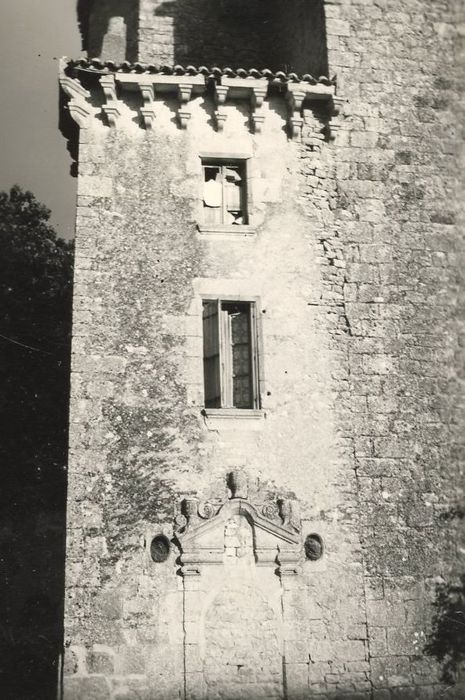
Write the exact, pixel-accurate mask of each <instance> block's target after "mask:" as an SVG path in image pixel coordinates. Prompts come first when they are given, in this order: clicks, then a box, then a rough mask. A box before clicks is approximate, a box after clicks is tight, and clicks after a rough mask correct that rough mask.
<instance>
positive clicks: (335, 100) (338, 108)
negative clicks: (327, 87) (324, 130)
mask: <svg viewBox="0 0 465 700" xmlns="http://www.w3.org/2000/svg"><path fill="white" fill-rule="evenodd" d="M331 104H332V114H331V121H330V124H329V138H330V140H331V141H334V140H335V138H336V135H337V132H338V131H339V129H340V128H341V126H342V124H341V117H342V116H343V113H344V106H345V104H346V100H345V99H344V98H343V97H340V96H339V95H333V97H332V101H331ZM335 118H336V119H335Z"/></svg>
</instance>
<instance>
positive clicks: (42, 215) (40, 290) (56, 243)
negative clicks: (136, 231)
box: [0, 186, 73, 509]
mask: <svg viewBox="0 0 465 700" xmlns="http://www.w3.org/2000/svg"><path fill="white" fill-rule="evenodd" d="M49 216H50V212H49V211H48V209H47V208H46V207H44V206H43V205H42V204H40V203H39V202H38V201H37V200H36V199H35V197H34V195H33V194H32V193H31V192H25V191H23V190H21V189H20V188H19V187H17V186H15V187H13V188H12V189H11V190H10V192H9V193H7V192H0V360H1V361H0V383H1V386H2V393H1V397H0V416H1V422H2V426H3V429H2V446H1V450H2V453H3V454H2V457H3V459H2V462H3V464H4V470H5V469H6V470H7V471H6V473H5V471H4V478H5V477H6V479H7V480H8V489H7V491H8V492H9V493H10V494H11V493H12V489H13V488H14V487H15V486H21V488H20V489H19V490H18V492H17V493H16V492H15V498H16V499H17V500H18V502H19V501H24V502H25V503H26V504H27V503H30V500H29V499H30V497H31V494H30V490H31V489H32V490H33V491H35V492H36V494H37V491H41V490H42V489H41V488H40V484H41V483H44V481H45V482H46V484H47V488H46V490H45V496H46V498H45V500H44V502H43V506H44V507H45V506H46V507H51V508H57V507H62V506H63V503H62V501H60V502H57V501H56V500H54V499H53V498H50V496H51V495H52V494H51V492H54V491H55V490H56V489H55V485H57V484H59V482H60V481H63V476H60V475H59V472H60V470H62V471H63V469H64V467H65V464H66V430H67V420H66V416H67V411H68V391H67V386H68V382H69V358H70V350H69V346H70V330H71V291H72V259H73V258H72V255H73V248H72V244H70V243H69V242H66V241H64V240H62V239H60V238H58V237H57V235H56V233H55V232H54V230H53V228H52V227H51V226H50V224H49V221H48V220H49ZM18 482H20V483H18ZM43 495H44V494H43ZM4 496H5V493H4ZM57 496H58V494H57ZM2 505H3V507H4V508H5V507H6V508H7V509H8V508H9V507H14V506H15V504H14V503H12V502H11V499H10V498H8V500H7V502H6V503H5V502H4V503H2Z"/></svg>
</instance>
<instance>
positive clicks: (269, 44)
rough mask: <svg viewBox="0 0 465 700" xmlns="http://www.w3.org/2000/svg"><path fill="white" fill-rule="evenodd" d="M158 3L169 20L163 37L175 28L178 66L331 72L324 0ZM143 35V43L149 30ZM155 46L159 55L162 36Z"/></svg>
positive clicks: (174, 56)
mask: <svg viewBox="0 0 465 700" xmlns="http://www.w3.org/2000/svg"><path fill="white" fill-rule="evenodd" d="M154 5H155V7H154V15H155V17H158V18H160V19H161V18H165V19H166V27H165V28H164V27H163V21H161V23H160V26H159V29H160V30H161V32H162V36H163V35H165V36H166V34H165V32H164V29H165V30H168V29H169V27H170V25H171V26H172V62H173V63H175V64H177V63H180V64H183V65H187V64H193V65H197V66H198V65H207V66H220V67H226V66H230V67H232V68H245V69H250V68H258V69H263V68H270V69H271V70H275V71H276V70H283V71H285V72H291V71H295V72H297V73H307V72H309V73H312V74H314V75H316V76H320V75H327V73H328V61H327V48H326V32H325V14H324V2H323V0H167V1H166V2H163V1H162V2H155V3H154ZM140 39H141V44H142V45H143V39H144V37H143V32H141V37H140ZM159 46H160V47H162V46H163V45H162V44H161V43H160V44H159ZM165 46H166V45H165ZM153 49H154V53H155V55H156V54H157V52H158V51H159V49H158V47H157V43H156V40H155V42H154V45H153ZM162 62H163V61H162Z"/></svg>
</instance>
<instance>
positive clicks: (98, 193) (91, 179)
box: [78, 175, 113, 197]
mask: <svg viewBox="0 0 465 700" xmlns="http://www.w3.org/2000/svg"><path fill="white" fill-rule="evenodd" d="M112 191H113V181H112V179H111V178H110V177H103V176H101V175H81V176H80V177H79V179H78V195H79V196H81V195H83V196H86V197H111V194H112Z"/></svg>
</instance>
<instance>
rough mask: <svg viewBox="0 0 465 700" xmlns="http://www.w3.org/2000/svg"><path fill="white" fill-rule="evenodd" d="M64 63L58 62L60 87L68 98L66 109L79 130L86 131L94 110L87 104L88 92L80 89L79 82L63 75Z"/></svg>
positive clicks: (62, 61)
mask: <svg viewBox="0 0 465 700" xmlns="http://www.w3.org/2000/svg"><path fill="white" fill-rule="evenodd" d="M65 68H66V62H65V61H64V60H63V59H62V60H61V61H60V86H61V88H62V90H63V92H64V93H65V95H67V97H69V98H70V99H69V101H68V104H67V109H68V111H69V113H70V115H71V117H72V118H73V119H74V121H75V122H76V124H77V125H78V126H79V128H80V129H87V128H88V126H89V121H90V117H91V116H93V114H94V110H93V108H92V107H91V105H90V103H89V102H88V100H89V98H90V92H89V91H88V90H86V89H85V88H83V87H82V85H81V83H80V82H79V80H77V79H76V78H70V77H69V76H68V75H66V73H65Z"/></svg>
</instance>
